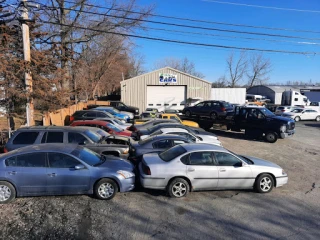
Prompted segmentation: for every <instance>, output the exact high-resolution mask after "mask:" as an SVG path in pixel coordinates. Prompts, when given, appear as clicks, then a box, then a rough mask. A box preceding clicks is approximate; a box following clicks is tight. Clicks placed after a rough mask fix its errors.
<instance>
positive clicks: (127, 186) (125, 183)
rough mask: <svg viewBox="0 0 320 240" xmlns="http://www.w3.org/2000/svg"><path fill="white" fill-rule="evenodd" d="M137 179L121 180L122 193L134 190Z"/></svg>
mask: <svg viewBox="0 0 320 240" xmlns="http://www.w3.org/2000/svg"><path fill="white" fill-rule="evenodd" d="M134 186H135V177H131V178H123V177H122V178H121V180H120V192H129V191H131V190H133V189H134Z"/></svg>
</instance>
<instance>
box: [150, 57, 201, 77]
mask: <svg viewBox="0 0 320 240" xmlns="http://www.w3.org/2000/svg"><path fill="white" fill-rule="evenodd" d="M164 67H171V68H174V69H177V70H179V71H181V72H185V73H188V74H190V75H192V76H195V77H198V78H204V77H205V76H204V75H203V74H202V73H201V72H198V71H197V70H196V67H195V64H194V62H192V61H190V60H189V59H188V58H187V57H185V58H183V59H178V58H173V57H169V58H164V59H162V60H159V61H157V62H156V63H155V64H154V69H155V70H156V69H159V68H164Z"/></svg>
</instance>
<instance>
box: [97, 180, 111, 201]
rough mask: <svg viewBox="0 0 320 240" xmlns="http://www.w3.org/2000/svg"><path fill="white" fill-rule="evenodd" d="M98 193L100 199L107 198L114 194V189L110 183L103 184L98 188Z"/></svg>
mask: <svg viewBox="0 0 320 240" xmlns="http://www.w3.org/2000/svg"><path fill="white" fill-rule="evenodd" d="M98 193H99V195H100V196H101V197H102V198H109V197H110V196H112V195H113V194H114V187H113V186H112V185H111V184H110V183H103V184H101V185H100V186H99V188H98Z"/></svg>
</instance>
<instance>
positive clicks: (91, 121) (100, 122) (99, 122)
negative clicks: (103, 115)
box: [73, 120, 110, 126]
mask: <svg viewBox="0 0 320 240" xmlns="http://www.w3.org/2000/svg"><path fill="white" fill-rule="evenodd" d="M73 123H92V124H97V125H104V126H105V125H108V124H110V123H108V122H106V121H101V120H77V121H74V122H73Z"/></svg>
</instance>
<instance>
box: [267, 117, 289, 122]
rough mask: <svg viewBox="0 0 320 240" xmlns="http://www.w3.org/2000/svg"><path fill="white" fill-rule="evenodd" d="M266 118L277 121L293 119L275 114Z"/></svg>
mask: <svg viewBox="0 0 320 240" xmlns="http://www.w3.org/2000/svg"><path fill="white" fill-rule="evenodd" d="M267 119H271V120H278V121H281V122H285V123H287V122H290V121H293V120H290V119H288V118H286V117H281V116H275V115H274V116H269V117H267Z"/></svg>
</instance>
